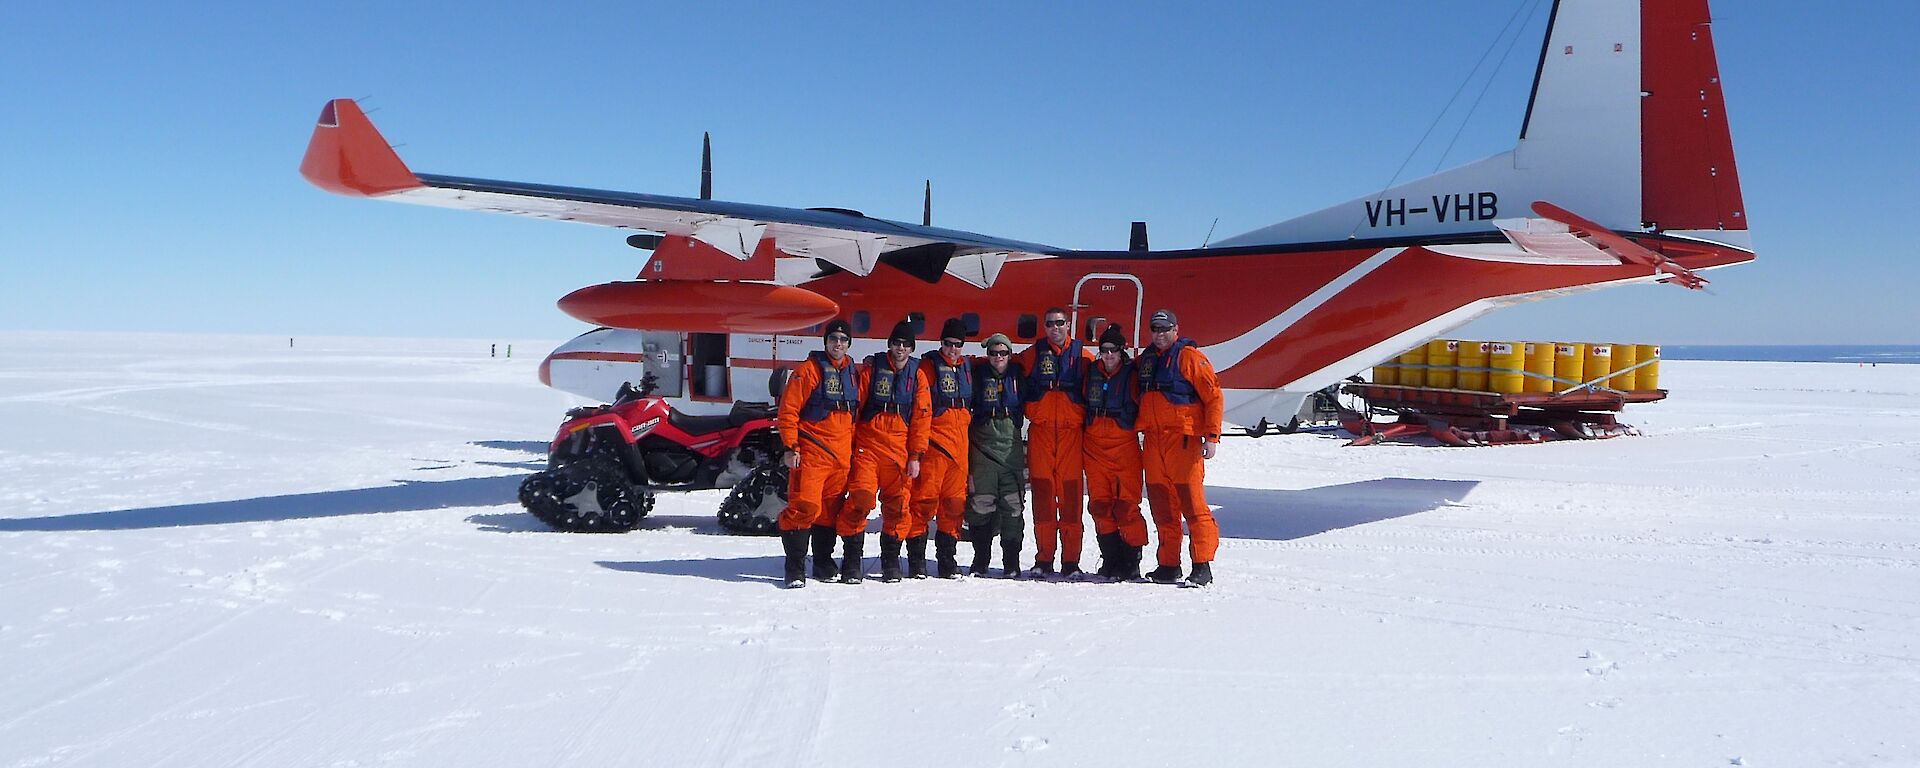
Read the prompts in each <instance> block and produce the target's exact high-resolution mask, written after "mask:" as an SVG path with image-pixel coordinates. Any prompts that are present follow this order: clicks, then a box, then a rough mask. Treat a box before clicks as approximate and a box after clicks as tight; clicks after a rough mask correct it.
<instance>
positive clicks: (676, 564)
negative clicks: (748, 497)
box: [594, 555, 878, 586]
mask: <svg viewBox="0 0 1920 768" xmlns="http://www.w3.org/2000/svg"><path fill="white" fill-rule="evenodd" d="M785 561H786V558H784V557H783V556H780V555H773V556H768V557H713V558H691V559H687V560H630V561H611V560H600V561H596V562H595V563H594V565H598V566H600V567H602V568H608V569H612V570H615V571H626V572H628V573H653V574H659V575H662V576H692V577H695V578H701V579H713V580H715V581H735V582H741V583H746V584H766V585H769V586H780V585H781V583H782V580H781V579H780V577H779V574H780V569H781V568H782V565H781V564H782V563H784V562H785ZM869 564H871V563H869ZM875 581H878V579H875Z"/></svg>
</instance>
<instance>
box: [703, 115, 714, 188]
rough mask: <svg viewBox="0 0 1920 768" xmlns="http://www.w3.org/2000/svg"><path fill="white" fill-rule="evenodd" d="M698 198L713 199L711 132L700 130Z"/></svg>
mask: <svg viewBox="0 0 1920 768" xmlns="http://www.w3.org/2000/svg"><path fill="white" fill-rule="evenodd" d="M700 199H702V200H712V199H713V134H712V133H711V132H708V131H701V132H700Z"/></svg>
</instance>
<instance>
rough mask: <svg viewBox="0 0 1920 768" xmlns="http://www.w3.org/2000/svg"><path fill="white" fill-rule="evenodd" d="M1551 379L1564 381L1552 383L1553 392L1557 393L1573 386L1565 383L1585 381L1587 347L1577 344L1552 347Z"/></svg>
mask: <svg viewBox="0 0 1920 768" xmlns="http://www.w3.org/2000/svg"><path fill="white" fill-rule="evenodd" d="M1553 377H1554V378H1556V379H1564V380H1565V381H1556V382H1554V383H1553V391H1555V392H1558V391H1560V390H1563V389H1566V388H1567V387H1571V386H1573V384H1568V383H1566V382H1567V381H1570V382H1574V383H1579V382H1582V381H1586V380H1587V345H1585V344H1577V343H1565V342H1563V343H1559V344H1555V345H1553Z"/></svg>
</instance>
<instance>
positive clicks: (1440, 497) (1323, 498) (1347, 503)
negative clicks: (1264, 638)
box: [1207, 477, 1479, 541]
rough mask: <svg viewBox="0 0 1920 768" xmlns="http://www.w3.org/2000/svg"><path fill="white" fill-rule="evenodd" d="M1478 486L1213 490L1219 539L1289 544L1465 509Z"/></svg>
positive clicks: (1395, 483)
mask: <svg viewBox="0 0 1920 768" xmlns="http://www.w3.org/2000/svg"><path fill="white" fill-rule="evenodd" d="M1476 485H1479V483H1478V482H1477V481H1473V480H1418V479H1412V478H1404V477H1387V478H1381V479H1378V480H1365V481H1362V482H1358V483H1343V484H1341V485H1328V486H1323V487H1320V488H1306V489H1302V490H1297V491H1287V490H1278V489H1272V488H1234V487H1230V486H1220V485H1215V486H1208V487H1207V502H1208V503H1209V504H1211V505H1214V506H1216V507H1218V509H1215V510H1214V511H1213V517H1214V519H1215V520H1217V521H1219V523H1220V537H1221V538H1227V539H1270V540H1273V541H1289V540H1292V539H1304V538H1306V537H1308V536H1313V535H1317V534H1322V533H1326V532H1328V531H1337V530H1339V529H1341V528H1351V527H1353V526H1356V525H1366V524H1367V523H1377V522H1380V521H1382V520H1392V519H1394V518H1396V517H1406V516H1408V515H1417V514H1419V513H1421V512H1430V511H1432V510H1435V509H1439V508H1441V507H1445V506H1451V505H1454V504H1458V503H1460V501H1461V500H1462V499H1465V498H1466V497H1467V493H1468V492H1470V491H1472V490H1473V488H1474V486H1476Z"/></svg>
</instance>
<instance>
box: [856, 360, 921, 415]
mask: <svg viewBox="0 0 1920 768" xmlns="http://www.w3.org/2000/svg"><path fill="white" fill-rule="evenodd" d="M867 370H868V371H870V373H869V374H868V377H869V378H868V381H867V405H866V407H865V408H863V409H861V411H860V420H861V421H866V420H868V419H871V418H873V417H874V416H876V415H878V414H882V413H896V414H899V415H900V417H901V418H903V419H904V418H910V417H911V416H912V415H913V390H914V387H915V386H918V383H919V381H920V379H919V376H918V374H919V372H920V366H917V365H912V364H908V365H905V366H902V367H901V368H900V370H898V371H896V370H893V366H892V364H890V363H889V362H888V361H887V353H885V352H875V353H873V355H872V356H870V357H868V358H867Z"/></svg>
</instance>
